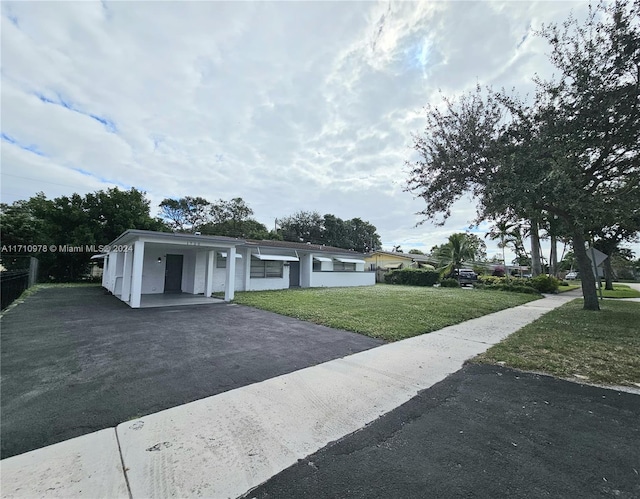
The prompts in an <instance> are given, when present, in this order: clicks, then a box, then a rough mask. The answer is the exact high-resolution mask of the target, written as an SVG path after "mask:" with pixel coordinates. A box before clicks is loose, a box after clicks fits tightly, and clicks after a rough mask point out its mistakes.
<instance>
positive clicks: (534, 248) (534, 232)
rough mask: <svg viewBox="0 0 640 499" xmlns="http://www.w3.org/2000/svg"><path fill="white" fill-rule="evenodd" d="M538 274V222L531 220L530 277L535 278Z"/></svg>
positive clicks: (540, 266) (539, 263)
mask: <svg viewBox="0 0 640 499" xmlns="http://www.w3.org/2000/svg"><path fill="white" fill-rule="evenodd" d="M540 274H542V263H541V261H540V233H539V231H538V221H537V220H534V219H531V275H532V276H533V277H535V276H537V275H540Z"/></svg>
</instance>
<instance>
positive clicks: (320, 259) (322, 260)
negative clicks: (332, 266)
mask: <svg viewBox="0 0 640 499" xmlns="http://www.w3.org/2000/svg"><path fill="white" fill-rule="evenodd" d="M313 259H314V260H316V261H318V262H330V261H331V258H327V257H326V256H314V257H313Z"/></svg>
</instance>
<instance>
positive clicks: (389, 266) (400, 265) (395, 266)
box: [382, 263, 402, 269]
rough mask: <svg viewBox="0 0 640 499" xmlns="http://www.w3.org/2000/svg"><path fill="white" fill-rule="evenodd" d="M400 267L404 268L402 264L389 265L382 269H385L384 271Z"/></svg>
mask: <svg viewBox="0 0 640 499" xmlns="http://www.w3.org/2000/svg"><path fill="white" fill-rule="evenodd" d="M400 267H402V264H401V263H390V264H388V265H385V266H383V267H382V268H384V269H399V268H400Z"/></svg>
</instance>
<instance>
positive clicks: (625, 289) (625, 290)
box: [602, 284, 640, 298]
mask: <svg viewBox="0 0 640 499" xmlns="http://www.w3.org/2000/svg"><path fill="white" fill-rule="evenodd" d="M602 296H603V297H605V298H640V291H638V290H635V289H633V288H630V287H629V286H625V285H624V284H614V285H613V291H612V290H606V289H604V284H603V286H602Z"/></svg>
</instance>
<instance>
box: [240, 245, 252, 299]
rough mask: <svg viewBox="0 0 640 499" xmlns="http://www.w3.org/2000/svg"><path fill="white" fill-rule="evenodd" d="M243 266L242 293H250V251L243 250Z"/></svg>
mask: <svg viewBox="0 0 640 499" xmlns="http://www.w3.org/2000/svg"><path fill="white" fill-rule="evenodd" d="M242 258H243V262H242V265H244V291H251V249H250V248H248V249H245V250H244V251H243V253H242Z"/></svg>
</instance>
